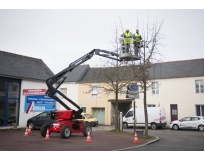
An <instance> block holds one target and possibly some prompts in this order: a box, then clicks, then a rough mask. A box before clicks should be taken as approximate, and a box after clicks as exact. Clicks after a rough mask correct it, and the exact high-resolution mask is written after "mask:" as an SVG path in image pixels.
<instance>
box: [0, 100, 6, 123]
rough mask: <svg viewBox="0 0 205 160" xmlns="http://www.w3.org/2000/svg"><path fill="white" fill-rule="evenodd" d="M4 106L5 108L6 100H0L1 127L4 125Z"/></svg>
mask: <svg viewBox="0 0 205 160" xmlns="http://www.w3.org/2000/svg"><path fill="white" fill-rule="evenodd" d="M4 106H5V100H1V99H0V126H3V125H4V124H5V123H4V117H5V116H4Z"/></svg>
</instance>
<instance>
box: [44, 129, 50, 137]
mask: <svg viewBox="0 0 205 160" xmlns="http://www.w3.org/2000/svg"><path fill="white" fill-rule="evenodd" d="M45 139H50V137H49V131H48V128H47V132H46V137H45Z"/></svg>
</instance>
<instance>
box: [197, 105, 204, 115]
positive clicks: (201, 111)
mask: <svg viewBox="0 0 205 160" xmlns="http://www.w3.org/2000/svg"><path fill="white" fill-rule="evenodd" d="M196 116H204V105H196Z"/></svg>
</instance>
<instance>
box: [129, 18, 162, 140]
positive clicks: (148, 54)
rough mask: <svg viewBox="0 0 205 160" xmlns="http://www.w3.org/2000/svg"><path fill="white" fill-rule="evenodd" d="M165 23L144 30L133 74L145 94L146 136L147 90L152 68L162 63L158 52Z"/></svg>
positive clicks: (146, 126)
mask: <svg viewBox="0 0 205 160" xmlns="http://www.w3.org/2000/svg"><path fill="white" fill-rule="evenodd" d="M162 25H163V21H162V22H160V23H158V22H153V24H152V25H150V24H147V25H146V27H145V28H144V29H142V33H141V34H142V39H143V40H142V41H141V46H140V47H141V51H140V55H141V59H140V62H139V64H134V63H133V64H134V65H133V73H134V74H135V76H134V77H136V81H137V82H138V84H139V86H140V88H141V92H142V93H143V104H144V114H145V136H148V135H149V134H148V114H147V90H149V89H150V87H152V86H151V84H152V83H151V81H150V80H151V77H150V72H149V71H150V68H151V67H154V65H156V64H157V63H158V62H160V61H161V60H160V56H162V55H161V54H160V52H159V50H158V46H161V45H162V44H161V43H160V40H161V39H163V38H164V35H163V34H162V33H161V31H162Z"/></svg>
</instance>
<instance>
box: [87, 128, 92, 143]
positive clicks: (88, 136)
mask: <svg viewBox="0 0 205 160" xmlns="http://www.w3.org/2000/svg"><path fill="white" fill-rule="evenodd" d="M91 141H92V140H91V138H90V130H88V135H87V139H86V142H91Z"/></svg>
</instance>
